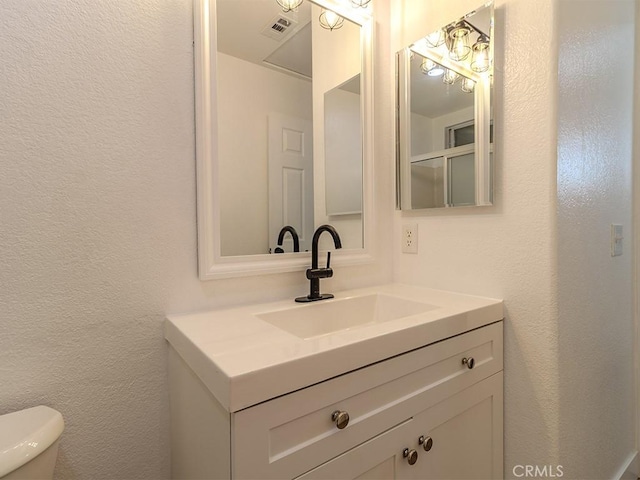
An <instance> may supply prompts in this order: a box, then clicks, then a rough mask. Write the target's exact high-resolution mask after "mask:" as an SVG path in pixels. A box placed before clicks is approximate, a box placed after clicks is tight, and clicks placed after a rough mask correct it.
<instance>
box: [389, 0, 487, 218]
mask: <svg viewBox="0 0 640 480" xmlns="http://www.w3.org/2000/svg"><path fill="white" fill-rule="evenodd" d="M493 42H494V35H493V4H492V3H488V4H486V5H484V6H482V7H480V8H478V9H476V10H474V11H472V12H470V13H469V14H467V15H465V16H464V17H462V18H459V19H456V20H455V21H453V22H451V23H450V24H447V25H444V26H442V28H440V29H438V30H436V31H434V32H430V33H427V34H426V35H425V36H424V37H422V38H420V39H419V40H417V41H416V42H414V43H412V44H411V45H409V46H407V47H406V48H403V49H402V50H400V51H399V52H398V53H397V54H396V73H397V75H396V79H397V96H396V99H397V105H396V113H397V115H396V134H397V149H396V162H397V168H396V172H397V197H396V203H397V208H399V209H401V210H417V209H426V208H445V207H462V206H487V205H492V204H493V115H492V112H493V109H492V99H493V95H492V86H493V48H494V47H493Z"/></svg>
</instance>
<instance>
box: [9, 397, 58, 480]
mask: <svg viewBox="0 0 640 480" xmlns="http://www.w3.org/2000/svg"><path fill="white" fill-rule="evenodd" d="M63 430H64V420H63V419H62V415H61V414H60V412H58V411H56V410H54V409H53V408H49V407H45V406H43V405H40V406H39V407H33V408H27V409H26V410H20V411H18V412H13V413H8V414H6V415H0V478H1V477H3V476H5V475H6V474H8V473H10V472H13V471H14V470H16V469H17V468H19V467H21V466H22V465H24V464H25V463H27V462H28V461H30V460H32V459H33V458H34V457H35V456H37V455H40V454H41V453H42V452H44V451H45V450H46V449H47V448H49V447H50V446H51V445H52V444H53V443H54V442H55V441H56V440H57V439H58V438H59V437H60V435H61V434H62V431H63Z"/></svg>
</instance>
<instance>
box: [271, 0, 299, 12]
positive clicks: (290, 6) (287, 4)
mask: <svg viewBox="0 0 640 480" xmlns="http://www.w3.org/2000/svg"><path fill="white" fill-rule="evenodd" d="M276 1H277V2H278V5H280V6H281V7H282V11H283V12H285V13H286V12H290V11H292V10H297V9H298V7H299V6H300V5H301V4H302V0H276Z"/></svg>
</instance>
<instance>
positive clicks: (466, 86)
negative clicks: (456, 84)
mask: <svg viewBox="0 0 640 480" xmlns="http://www.w3.org/2000/svg"><path fill="white" fill-rule="evenodd" d="M475 87H476V82H474V81H473V80H471V79H470V78H467V77H465V78H464V80H462V86H461V88H462V91H463V92H465V93H473V89H474V88H475Z"/></svg>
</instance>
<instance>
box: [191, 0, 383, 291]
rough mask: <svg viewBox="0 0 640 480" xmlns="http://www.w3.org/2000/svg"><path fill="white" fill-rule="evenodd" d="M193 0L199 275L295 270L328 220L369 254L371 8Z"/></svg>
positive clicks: (326, 1) (349, 259) (350, 251)
mask: <svg viewBox="0 0 640 480" xmlns="http://www.w3.org/2000/svg"><path fill="white" fill-rule="evenodd" d="M194 5H195V9H194V16H195V23H194V25H195V35H194V37H195V87H196V164H197V190H198V191H197V207H198V270H199V276H200V279H201V280H209V279H216V278H224V277H236V276H245V275H258V274H266V273H276V272H287V271H296V270H304V269H305V268H306V267H307V266H308V264H309V253H308V252H309V250H310V249H311V238H312V236H313V232H314V230H315V229H316V228H317V227H318V226H319V225H322V224H326V223H329V224H331V225H333V226H334V227H335V228H336V229H337V230H338V232H339V233H340V236H341V238H342V245H343V248H342V249H341V250H340V251H339V252H336V253H335V256H334V264H335V265H349V264H358V263H366V262H370V261H372V258H373V257H372V255H371V248H370V243H371V232H372V228H373V227H372V224H373V223H372V218H373V202H372V195H373V194H372V152H373V146H372V145H373V118H372V105H373V88H372V79H373V75H372V66H371V55H372V54H371V45H372V41H371V36H372V21H371V7H370V6H369V7H366V8H361V7H359V6H358V5H356V4H354V3H352V2H342V1H336V0H196V1H195V2H194ZM364 5H366V4H364ZM336 127H339V128H336ZM345 140H348V142H347V141H345ZM325 242H326V239H324V240H323V241H322V242H321V245H320V248H321V249H322V248H324V246H328V244H327V243H325Z"/></svg>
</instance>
